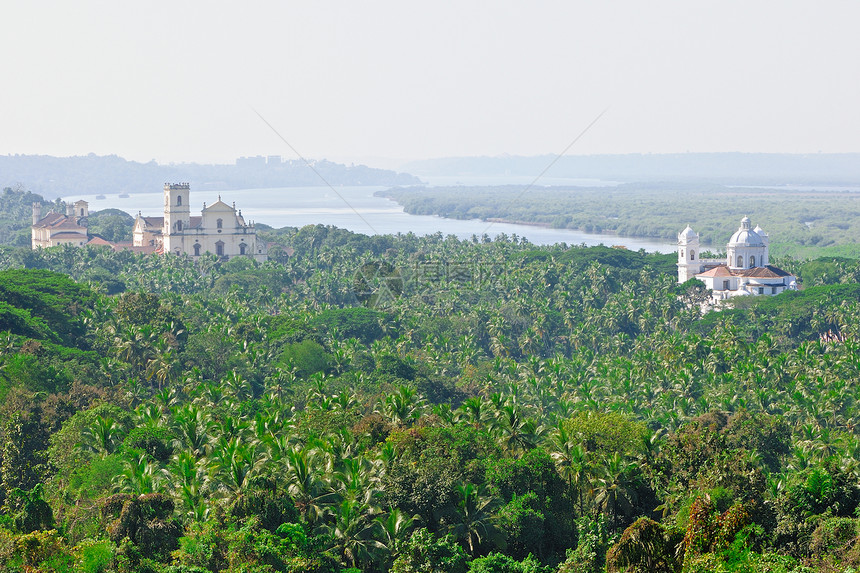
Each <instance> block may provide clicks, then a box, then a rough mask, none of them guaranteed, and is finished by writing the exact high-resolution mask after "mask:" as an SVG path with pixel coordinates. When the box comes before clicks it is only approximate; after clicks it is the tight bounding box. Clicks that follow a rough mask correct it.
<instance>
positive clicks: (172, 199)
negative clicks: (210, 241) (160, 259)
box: [162, 183, 191, 254]
mask: <svg viewBox="0 0 860 573" xmlns="http://www.w3.org/2000/svg"><path fill="white" fill-rule="evenodd" d="M190 194H191V185H190V184H188V183H165V184H164V229H163V230H162V236H163V238H164V252H165V253H168V252H169V253H174V254H181V253H184V252H185V246H184V240H183V239H184V232H185V230H186V229H188V228H189V227H190V226H191V207H190V206H189V205H188V200H189V195H190Z"/></svg>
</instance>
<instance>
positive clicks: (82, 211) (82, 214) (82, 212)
mask: <svg viewBox="0 0 860 573" xmlns="http://www.w3.org/2000/svg"><path fill="white" fill-rule="evenodd" d="M83 216H84V210H83V209H81V217H83Z"/></svg>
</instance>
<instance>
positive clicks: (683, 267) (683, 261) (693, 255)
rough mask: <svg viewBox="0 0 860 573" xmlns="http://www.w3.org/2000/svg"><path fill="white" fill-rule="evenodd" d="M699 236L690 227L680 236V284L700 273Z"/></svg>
mask: <svg viewBox="0 0 860 573" xmlns="http://www.w3.org/2000/svg"><path fill="white" fill-rule="evenodd" d="M699 254H700V251H699V234H698V233H696V232H695V231H693V229H692V228H690V226H689V225H687V228H686V229H684V230H683V231H681V232H680V233H679V234H678V282H679V283H685V282H687V281H688V280H690V279H691V278H693V277H694V276H696V275H697V274H699V273H700V272H702V264H701V262H699Z"/></svg>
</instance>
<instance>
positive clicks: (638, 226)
mask: <svg viewBox="0 0 860 573" xmlns="http://www.w3.org/2000/svg"><path fill="white" fill-rule="evenodd" d="M377 194H378V195H383V196H386V197H390V198H392V199H394V200H396V201H397V202H398V203H400V204H401V205H403V207H404V209H405V211H406V212H407V213H411V214H414V215H439V216H442V217H450V218H454V219H484V220H488V221H492V220H505V221H515V222H524V223H531V224H537V225H545V226H549V227H556V228H567V229H579V230H582V231H585V232H588V233H612V234H617V235H621V236H626V237H658V238H662V239H668V240H672V241H674V240H675V239H676V238H677V235H678V233H679V232H680V231H681V229H683V228H684V225H686V224H689V225H691V226H692V227H693V229H694V230H695V231H696V232H698V233H699V234H700V236H701V238H702V242H703V244H707V245H711V246H712V248H713V250H720V249H722V248H723V247H724V246H725V244H726V241H728V238H729V236H731V234H732V233H733V232H734V231H735V229H737V228H738V221H739V220H740V218H741V217H743V216H744V215H747V216H749V217H750V218H751V219H753V224H760V225H761V226H762V228H764V230H765V231H767V232H768V233H769V234H770V239H771V244H772V245H773V247H772V252H773V253H774V254H777V255H789V256H793V257H797V258H804V259H805V258H810V257H817V256H822V255H828V256H848V257H855V258H856V257H860V248H858V245H860V191H858V190H856V189H852V188H847V189H839V188H834V189H830V188H824V189H821V190H814V189H802V190H801V189H797V188H753V187H727V186H723V185H718V184H713V183H711V184H703V183H683V182H664V183H630V184H624V185H619V186H618V187H595V188H587V187H542V186H534V187H527V186H519V185H506V186H490V187H474V186H470V187H467V188H465V187H456V186H455V187H432V188H427V187H407V188H395V189H389V190H387V191H382V192H379V193H377Z"/></svg>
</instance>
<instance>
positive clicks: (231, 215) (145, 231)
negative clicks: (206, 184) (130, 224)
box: [133, 183, 268, 262]
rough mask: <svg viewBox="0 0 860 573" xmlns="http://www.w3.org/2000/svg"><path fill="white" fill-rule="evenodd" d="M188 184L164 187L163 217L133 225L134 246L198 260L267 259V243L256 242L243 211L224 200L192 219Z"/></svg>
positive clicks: (141, 217)
mask: <svg viewBox="0 0 860 573" xmlns="http://www.w3.org/2000/svg"><path fill="white" fill-rule="evenodd" d="M190 193H191V186H190V185H189V184H188V183H165V184H164V216H163V217H144V216H143V215H142V214H140V213H138V215H137V219H136V220H135V222H134V232H133V235H134V240H133V245H134V246H135V247H148V246H155V247H157V248H158V250H159V252H162V253H172V254H174V255H188V256H190V257H192V258H197V257H200V256H202V255H204V254H205V253H212V254H214V255H216V256H218V257H221V258H223V259H229V258H231V257H237V256H245V257H251V258H254V259H255V260H257V261H260V262H262V261H265V260H266V259H267V258H268V251H267V249H266V244H265V243H264V242H262V241H258V240H257V229H256V228H255V227H254V225H253V224H251V223H247V222H246V221H245V219H244V217H242V211H241V210H239V211H237V210H236V204H235V203H234V204H233V206H232V207H231V206H230V205H227V204H226V203H224V202H223V201H221V198H220V197H219V198H218V201H216V202H215V203H213V204H212V205H210V206H208V207H207V206H206V204H205V203H204V204H203V210H202V211H201V213H200V215H199V216H193V217H192V216H191V207H190V205H189V203H190V197H189V195H190Z"/></svg>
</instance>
